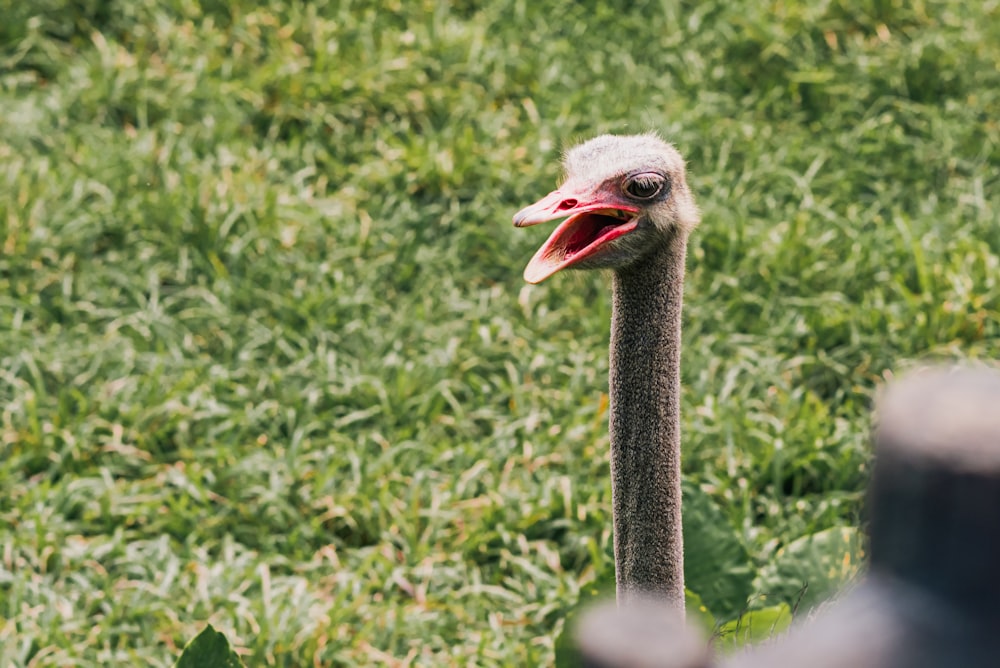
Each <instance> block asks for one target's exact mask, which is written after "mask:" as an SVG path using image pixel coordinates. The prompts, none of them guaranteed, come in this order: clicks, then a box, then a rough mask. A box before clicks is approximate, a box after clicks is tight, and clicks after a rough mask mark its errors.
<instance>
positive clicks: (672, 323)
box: [610, 235, 686, 612]
mask: <svg viewBox="0 0 1000 668" xmlns="http://www.w3.org/2000/svg"><path fill="white" fill-rule="evenodd" d="M685 249H686V239H685V238H684V237H683V235H678V236H677V237H675V238H673V239H671V240H670V241H669V242H668V243H667V244H665V245H664V246H663V247H662V248H661V249H660V250H659V251H657V252H655V253H653V254H652V255H650V256H647V257H646V258H644V259H643V260H640V261H639V262H638V263H637V264H634V265H631V266H629V267H627V268H626V269H624V270H618V271H616V272H615V274H614V282H613V300H614V301H613V310H612V316H611V364H610V432H611V491H612V499H613V505H614V509H613V514H614V525H615V533H614V542H615V569H616V573H617V580H618V601H619V603H620V604H621V603H622V602H627V601H628V600H629V599H630V598H635V597H636V596H637V595H640V594H646V595H653V596H656V597H658V598H661V599H665V600H666V601H667V602H669V603H670V604H671V605H674V606H676V607H678V608H679V609H680V610H681V611H682V612H683V609H684V553H683V548H682V538H681V484H680V469H681V465H680V348H681V302H682V297H683V287H684V286H683V283H684V254H685Z"/></svg>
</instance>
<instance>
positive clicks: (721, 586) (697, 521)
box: [683, 483, 754, 618]
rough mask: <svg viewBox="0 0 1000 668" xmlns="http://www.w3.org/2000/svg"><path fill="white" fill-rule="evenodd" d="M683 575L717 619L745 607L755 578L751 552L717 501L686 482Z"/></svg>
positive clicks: (688, 585)
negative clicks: (749, 552)
mask: <svg viewBox="0 0 1000 668" xmlns="http://www.w3.org/2000/svg"><path fill="white" fill-rule="evenodd" d="M683 490H684V514H683V517H684V578H685V584H686V585H687V587H688V589H690V590H691V591H693V592H695V593H697V594H698V596H700V597H701V600H702V601H703V602H704V605H705V606H706V607H707V608H708V609H709V610H710V611H711V612H712V613H713V614H714V616H715V617H716V618H720V617H721V618H728V617H732V616H733V615H735V614H736V613H738V612H739V611H740V610H742V609H743V608H745V607H746V604H747V599H748V598H749V597H750V593H751V591H752V583H753V578H754V573H753V569H752V567H751V562H750V555H749V554H748V553H747V550H746V548H745V547H744V546H743V542H742V541H741V540H740V537H739V535H738V534H737V532H736V530H735V529H734V528H733V526H732V525H731V524H730V523H729V520H728V519H727V518H726V516H725V515H723V513H722V511H721V510H719V507H718V506H717V505H716V503H715V501H714V500H713V499H712V497H710V496H709V495H708V494H706V493H705V492H703V491H701V490H700V489H699V488H698V487H696V486H695V485H693V484H687V483H685V484H684V488H683Z"/></svg>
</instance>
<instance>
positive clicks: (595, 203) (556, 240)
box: [514, 190, 639, 283]
mask: <svg viewBox="0 0 1000 668" xmlns="http://www.w3.org/2000/svg"><path fill="white" fill-rule="evenodd" d="M638 213H639V209H638V207H635V206H632V205H631V204H626V203H624V202H621V201H618V200H617V199H616V198H614V197H613V196H611V195H608V194H607V193H597V194H594V193H587V194H586V195H584V194H579V195H577V194H574V193H573V192H572V191H565V190H556V191H554V192H551V193H549V194H548V195H546V196H545V197H543V198H542V199H540V200H538V201H537V202H535V203H534V204H532V205H531V206H528V207H525V208H523V209H521V210H520V211H518V212H517V213H516V214H514V226H515V227H527V226H528V225H537V224H538V223H544V222H546V221H549V220H554V219H556V218H563V217H566V216H568V218H566V220H564V221H563V222H562V223H560V224H559V226H558V227H557V228H556V229H555V231H554V232H553V233H552V235H551V236H549V238H548V240H547V241H546V242H545V243H544V244H542V247H541V248H539V249H538V251H537V252H536V253H535V256H534V257H533V258H531V261H530V262H529V263H528V266H527V267H525V268H524V280H526V281H527V282H528V283H541V282H542V281H544V280H545V279H546V278H548V277H549V276H551V275H552V274H554V273H556V272H557V271H559V270H560V269H565V268H566V267H570V266H572V265H574V264H576V263H577V262H580V261H581V260H583V259H585V258H588V257H591V256H593V255H595V254H597V253H599V252H600V251H601V249H602V248H603V247H604V246H605V245H606V244H607V243H608V242H609V241H612V240H613V239H617V238H618V237H620V236H623V235H625V234H628V233H629V232H631V231H632V230H634V229H635V228H636V226H637V225H638V215H637V214H638Z"/></svg>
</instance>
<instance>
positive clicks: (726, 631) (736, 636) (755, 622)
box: [716, 603, 792, 649]
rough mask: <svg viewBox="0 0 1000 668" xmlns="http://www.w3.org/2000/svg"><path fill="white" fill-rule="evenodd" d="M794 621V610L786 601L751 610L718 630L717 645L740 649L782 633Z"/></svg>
mask: <svg viewBox="0 0 1000 668" xmlns="http://www.w3.org/2000/svg"><path fill="white" fill-rule="evenodd" d="M791 623H792V610H791V608H790V607H789V606H788V604H786V603H780V604H778V605H775V606H771V607H769V608H761V609H759V610H750V611H748V612H745V613H744V614H742V615H740V617H739V618H738V619H734V620H732V621H730V622H726V623H725V624H723V625H722V626H720V627H719V628H718V630H717V631H716V638H717V641H716V646H717V647H720V648H723V649H725V648H731V649H739V648H741V647H743V646H745V645H748V644H751V643H758V642H761V641H763V640H767V639H768V638H771V637H773V636H774V635H776V634H778V633H781V632H782V631H784V630H785V629H787V628H788V625H789V624H791Z"/></svg>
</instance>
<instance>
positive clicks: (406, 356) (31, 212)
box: [0, 0, 1000, 666]
mask: <svg viewBox="0 0 1000 668" xmlns="http://www.w3.org/2000/svg"><path fill="white" fill-rule="evenodd" d="M615 4H618V3H609V4H605V3H597V2H582V3H576V2H569V1H568V0H552V1H551V2H548V3H529V2H524V1H521V0H511V1H509V2H488V3H487V2H475V1H473V0H467V1H464V2H458V3H454V4H453V5H452V6H451V7H450V8H449V7H447V6H446V5H445V4H444V3H434V2H429V1H424V2H419V1H415V2H388V3H386V2H370V1H364V2H352V1H350V0H345V1H343V2H322V1H319V2H291V1H289V2H282V1H280V0H273V1H272V2H268V3H257V2H236V3H221V2H212V1H211V0H205V1H204V2H201V3H199V2H196V1H195V0H163V1H162V2H155V1H154V0H137V1H132V0H129V1H126V0H109V1H107V2H97V1H96V0H90V1H88V2H82V3H81V2H77V3H68V2H62V1H60V0H39V1H38V2H17V1H15V0H2V1H0V14H2V15H3V16H4V19H3V22H2V25H0V108H2V109H3V112H2V113H0V244H2V253H0V287H2V291H0V300H2V303H0V334H2V335H0V406H2V424H0V664H2V665H4V666H8V665H10V666H29V665H30V666H70V665H81V666H82V665H87V666H90V665H94V666H96V665H100V666H134V665H151V666H168V665H171V664H172V662H173V661H174V660H175V659H176V657H177V655H178V654H179V653H180V649H181V648H182V647H183V646H184V644H185V643H186V642H187V641H188V640H189V639H191V638H193V637H194V636H195V635H196V634H197V633H198V632H199V631H200V630H201V629H202V628H203V627H204V625H205V623H206V622H211V623H212V624H213V625H214V626H215V627H216V628H217V629H219V630H220V631H223V632H224V633H225V634H226V636H227V637H228V638H229V640H230V642H231V643H232V644H233V645H234V646H236V647H237V648H239V649H240V652H241V654H242V656H243V659H244V660H245V662H246V663H247V665H251V666H263V665H276V666H308V665H379V664H382V663H384V664H385V665H410V664H413V665H432V664H433V665H484V666H485V665H538V664H545V663H549V662H551V661H552V657H553V644H554V640H553V639H554V637H555V635H556V634H557V633H558V631H559V629H560V627H561V620H562V619H563V618H564V616H565V614H566V612H567V610H568V609H569V608H570V607H571V606H572V605H573V603H574V602H575V600H576V598H577V595H578V592H579V591H580V589H581V587H582V586H585V585H586V584H587V583H588V582H590V581H591V580H592V579H593V578H594V577H595V576H596V575H597V574H599V573H603V572H606V571H607V569H608V567H609V557H608V556H607V553H608V549H609V545H610V541H611V529H610V526H611V522H610V510H609V505H610V489H609V477H608V474H607V429H606V417H607V415H606V398H605V394H604V393H605V391H606V383H607V361H606V354H607V336H608V317H609V308H610V307H609V303H608V302H609V300H608V283H607V279H606V277H602V276H600V275H597V274H588V275H583V274H581V275H577V276H570V275H566V276H557V277H556V278H554V279H553V280H551V281H549V282H547V283H546V284H544V285H542V286H538V287H529V286H526V285H525V284H524V283H523V282H522V280H521V278H520V273H521V269H522V268H523V266H524V264H525V263H526V262H527V260H528V258H529V257H530V256H531V254H532V252H533V251H534V249H535V248H536V247H537V245H538V244H540V243H541V241H542V238H543V235H544V234H545V233H544V232H542V231H524V230H515V229H513V228H512V227H511V225H510V216H511V215H512V214H513V212H514V211H516V210H517V209H519V208H520V207H521V206H523V205H525V204H527V203H530V202H531V201H534V200H535V199H536V198H538V197H540V196H541V195H543V194H544V193H546V192H548V190H550V189H551V187H552V186H553V185H554V183H555V182H556V179H557V178H558V174H559V168H558V157H559V152H560V150H561V149H562V148H564V147H566V146H568V145H570V144H572V143H573V142H575V141H577V140H579V139H582V138H586V137H589V136H592V135H593V134H596V133H599V132H604V131H615V132H636V131H644V130H647V129H650V128H655V129H659V130H660V131H662V132H663V133H664V134H665V136H667V137H668V138H669V139H670V140H671V141H673V142H675V143H676V144H677V146H678V147H679V148H680V150H681V151H682V152H683V153H684V154H685V155H686V157H687V158H688V161H689V170H690V174H691V177H690V178H691V182H692V187H693V189H694V191H695V193H696V195H697V197H698V200H699V203H700V205H701V207H702V209H703V212H704V221H703V224H702V227H701V228H700V229H699V230H698V231H697V232H696V234H695V236H694V238H693V240H692V246H691V253H690V257H689V261H688V270H689V280H688V285H687V293H686V295H687V303H686V306H685V351H684V360H683V374H684V397H683V410H684V451H685V461H684V470H685V476H686V479H687V480H688V481H689V483H690V484H692V485H694V486H697V487H698V488H700V489H701V490H702V491H704V492H706V493H707V494H709V495H710V496H711V498H712V499H713V500H714V502H715V503H716V505H717V506H718V508H719V510H720V511H721V513H722V516H724V517H725V518H726V519H728V521H729V522H730V523H731V525H732V527H733V528H734V529H735V531H736V532H737V534H738V536H739V540H740V542H741V543H742V546H743V548H744V549H745V550H746V551H747V553H748V554H749V555H750V558H751V560H752V563H753V566H754V568H765V567H767V566H768V565H769V564H771V563H772V561H773V560H774V558H775V553H776V551H777V550H778V548H780V547H782V546H785V545H789V544H791V543H792V542H793V541H795V540H797V539H800V538H801V537H803V536H805V535H807V534H810V533H814V532H817V531H821V530H824V529H829V528H833V527H842V526H858V525H859V524H860V523H861V522H862V514H861V503H862V496H863V489H864V484H865V480H866V477H867V471H868V465H869V462H870V452H869V448H868V437H867V430H868V425H869V420H870V417H869V409H870V404H871V396H872V394H873V391H874V390H875V389H876V388H877V387H878V385H879V384H880V383H881V382H883V379H884V378H886V377H888V376H890V375H891V374H894V373H897V372H898V371H900V370H902V369H905V368H907V367H908V366H912V365H913V364H914V363H915V362H916V361H917V360H920V359H923V358H926V357H928V356H930V357H943V358H948V359H954V358H981V359H990V358H995V357H997V356H998V355H1000V125H998V121H997V113H996V110H997V109H1000V70H998V68H997V63H998V62H1000V6H998V3H997V2H995V1H992V0H991V1H987V2H978V3H977V2H963V1H960V0H947V1H946V0H927V1H922V2H913V3H904V2H894V1H889V0H859V1H858V2H847V0H826V1H824V2H820V3H811V2H810V3H806V2H771V3H760V4H759V5H758V4H754V3H732V2H722V1H721V0H718V1H717V0H710V1H708V2H690V3H687V2H685V3H681V2H672V1H670V0H663V1H662V2H638V3H633V4H631V5H629V8H628V9H623V10H619V9H616V8H614V7H613V6H612V5H615ZM709 556H710V555H704V557H705V558H708V557H709ZM759 593H761V594H766V592H759ZM792 603H794V601H792ZM713 612H718V614H720V616H722V617H725V616H726V615H725V611H722V612H719V611H713Z"/></svg>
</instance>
